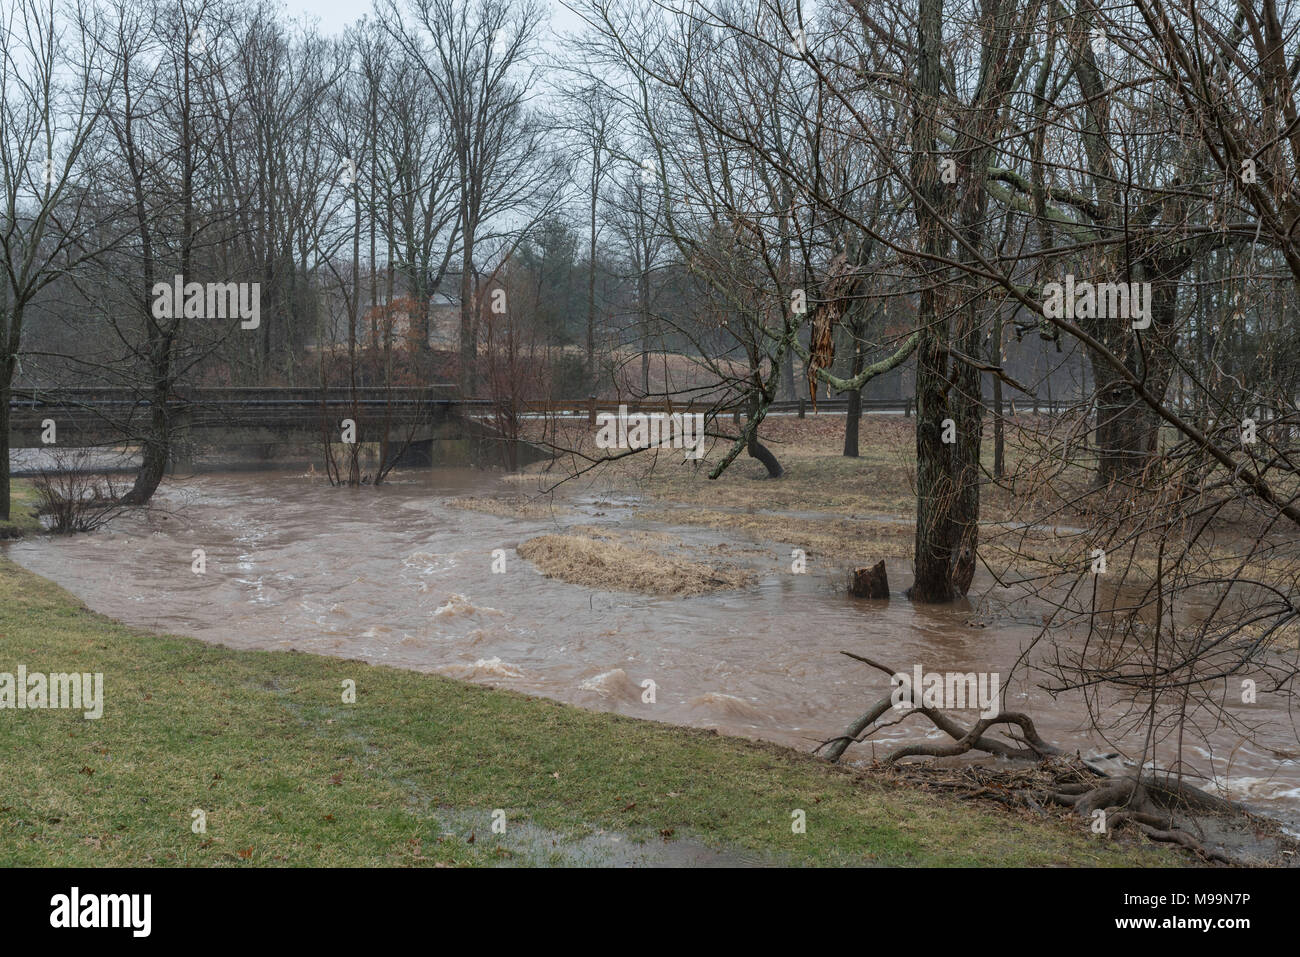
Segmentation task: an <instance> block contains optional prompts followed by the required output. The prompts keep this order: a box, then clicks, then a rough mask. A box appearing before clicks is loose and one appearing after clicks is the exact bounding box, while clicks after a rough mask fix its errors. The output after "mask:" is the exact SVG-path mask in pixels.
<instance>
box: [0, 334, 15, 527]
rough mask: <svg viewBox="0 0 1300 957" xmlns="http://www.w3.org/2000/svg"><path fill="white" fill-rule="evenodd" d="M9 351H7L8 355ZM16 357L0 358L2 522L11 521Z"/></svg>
mask: <svg viewBox="0 0 1300 957" xmlns="http://www.w3.org/2000/svg"><path fill="white" fill-rule="evenodd" d="M7 352H8V350H6V353H7ZM13 377H14V357H13V356H12V355H9V354H6V355H3V356H0V522H7V521H9V511H10V509H11V508H12V503H11V501H10V499H9V399H10V397H11V396H12V395H13Z"/></svg>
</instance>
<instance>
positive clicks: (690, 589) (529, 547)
mask: <svg viewBox="0 0 1300 957" xmlns="http://www.w3.org/2000/svg"><path fill="white" fill-rule="evenodd" d="M518 552H519V554H520V555H521V556H522V557H524V558H526V559H528V561H530V562H532V563H533V564H534V565H536V566H537V568H538V569H539V570H540V571H541V573H542V574H543V575H545V576H546V577H547V578H558V579H560V580H561V581H566V582H569V583H570V584H573V585H586V586H587V587H589V588H605V589H614V590H618V591H634V592H641V593H643V594H647V595H681V596H683V597H688V596H691V595H704V594H708V593H709V592H714V591H721V590H723V589H728V588H740V587H742V586H744V585H747V584H748V583H749V582H750V581H751V580H752V579H753V577H754V575H753V573H752V572H750V571H747V570H745V569H740V568H734V567H727V566H716V565H706V564H704V563H702V562H688V561H683V560H681V559H677V558H669V557H667V556H664V555H660V554H659V553H658V552H654V551H651V550H650V549H646V548H630V547H628V546H627V545H620V544H618V543H617V542H609V541H601V540H599V539H591V538H587V537H585V536H581V535H541V536H539V537H537V538H532V539H529V540H528V541H526V542H524V543H523V544H522V545H520V546H519V548H518Z"/></svg>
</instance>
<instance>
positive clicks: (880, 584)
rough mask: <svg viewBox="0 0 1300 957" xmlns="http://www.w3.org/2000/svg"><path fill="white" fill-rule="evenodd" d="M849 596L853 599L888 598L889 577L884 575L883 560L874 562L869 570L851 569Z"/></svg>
mask: <svg viewBox="0 0 1300 957" xmlns="http://www.w3.org/2000/svg"><path fill="white" fill-rule="evenodd" d="M849 594H851V595H853V596H854V597H855V598H888V597H889V576H888V575H886V574H885V562H884V560H883V559H882V560H880V561H878V562H876V564H874V565H872V566H871V567H870V568H855V569H853V581H852V582H851V583H850V584H849Z"/></svg>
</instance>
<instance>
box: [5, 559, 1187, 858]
mask: <svg viewBox="0 0 1300 957" xmlns="http://www.w3.org/2000/svg"><path fill="white" fill-rule="evenodd" d="M19 665H25V666H26V668H27V670H28V673H29V674H31V673H36V672H72V671H78V672H102V673H103V676H104V714H103V717H102V718H101V719H99V720H85V719H83V718H82V716H81V713H80V712H71V711H55V710H30V711H28V710H25V711H17V710H9V709H5V710H0V865H6V866H14V865H53V864H64V865H73V866H81V865H220V866H244V867H246V866H256V865H320V866H331V865H438V864H454V865H476V864H498V863H515V864H547V863H601V862H603V861H606V860H608V849H609V848H610V847H612V846H621V847H624V848H626V847H629V846H631V847H639V853H641V854H643V855H644V856H645V858H646V859H648V860H650V861H672V860H676V859H679V858H674V854H675V853H676V854H680V852H681V851H682V849H683V848H696V849H698V850H699V852H701V853H706V852H707V851H706V847H707V849H711V850H712V851H716V852H718V853H720V854H722V855H723V859H724V860H729V861H732V862H736V861H749V860H761V861H766V862H776V863H790V864H885V865H974V864H989V865H1028V866H1039V865H1159V864H1186V863H1188V862H1189V861H1190V858H1186V857H1183V856H1180V855H1179V854H1177V853H1175V852H1171V851H1168V850H1166V849H1163V848H1155V847H1149V846H1138V845H1131V844H1125V843H1119V842H1115V841H1111V840H1108V839H1101V838H1095V837H1093V836H1092V835H1090V834H1088V833H1087V828H1086V825H1085V823H1083V822H1079V821H1076V820H1066V819H1063V818H1054V817H1051V818H1036V817H1029V816H1022V815H1017V814H1013V813H1011V812H1009V811H1004V810H1002V809H1001V808H1000V807H996V806H992V805H987V806H986V805H982V804H980V803H978V802H974V801H960V800H957V799H955V798H952V797H948V796H943V795H936V794H934V793H923V792H919V791H917V790H915V789H909V788H907V787H903V786H899V785H897V784H894V783H892V782H889V781H883V780H880V779H878V778H876V777H873V776H871V775H869V774H864V773H859V772H855V771H853V770H851V769H846V768H837V767H832V766H829V765H826V764H825V763H823V762H820V761H818V760H817V759H814V758H811V757H809V756H807V755H803V754H800V753H797V752H795V751H791V750H787V749H784V748H779V747H775V746H772V745H767V744H761V743H754V742H749V741H744V740H739V739H732V738H724V737H719V736H717V735H713V734H710V733H706V732H701V731H694V730H688V729H679V728H674V727H670V726H667V725H662V724H656V723H653V722H647V721H638V720H634V719H630V718H624V717H619V716H614V715H608V714H599V713H594V712H588V711H584V710H582V709H579V708H575V707H570V706H567V705H562V704H557V703H554V702H551V701H547V700H543V699H536V698H529V697H526V696H523V695H520V694H515V693H511V692H504V691H497V690H493V689H490V688H485V687H480V686H474V685H468V684H461V683H459V682H456V681H453V680H451V679H448V678H443V677H440V676H435V675H426V674H419V673H415V672H409V671H400V670H394V669H389V668H383V667H373V666H369V665H365V664H361V663H358V662H353V661H344V660H340V659H334V658H326V657H318V656H314V655H303V654H294V653H285V652H254V651H235V650H231V649H227V648H221V647H217V646H213V645H208V644H204V643H202V642H199V641H196V640H192V639H186V638H175V637H167V636H160V635H154V634H151V633H147V632H139V631H133V630H131V629H128V628H126V627H124V626H122V625H119V624H117V623H115V622H113V621H111V620H109V619H107V618H104V617H102V616H99V615H96V614H94V613H92V612H90V611H88V610H86V609H85V608H84V607H82V606H81V605H80V604H79V603H78V602H77V601H76V600H75V599H74V598H72V597H71V596H69V595H68V594H67V593H66V592H64V591H63V590H62V589H60V588H58V587H57V586H55V585H53V584H52V583H50V582H48V581H46V580H44V579H42V578H39V577H37V576H35V575H32V574H30V573H28V572H26V571H25V570H23V569H21V568H19V567H18V566H16V565H14V564H13V563H12V562H9V561H8V560H7V559H4V558H0V672H11V673H13V672H16V671H17V668H18V666H19ZM345 680H352V681H355V682H356V703H355V704H345V703H343V701H342V690H341V689H342V684H343V682H344V681H345ZM196 809H198V810H202V811H203V812H205V814H206V832H205V833H195V832H194V831H193V829H192V827H191V823H192V812H193V811H195V810H196ZM494 809H502V810H503V811H504V812H505V821H506V833H505V834H494V833H493V831H492V813H493V811H494ZM795 809H802V810H803V811H804V812H805V814H806V821H807V829H806V833H803V834H795V833H792V829H791V820H792V818H791V812H792V811H794V810H795ZM640 842H644V843H643V844H641V843H640ZM602 855H604V856H602Z"/></svg>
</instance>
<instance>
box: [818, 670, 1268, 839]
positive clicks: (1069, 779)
mask: <svg viewBox="0 0 1300 957" xmlns="http://www.w3.org/2000/svg"><path fill="white" fill-rule="evenodd" d="M842 653H843V654H845V655H847V656H848V657H850V658H853V659H855V660H857V661H861V662H863V663H864V664H867V665H870V666H871V667H873V668H875V669H877V670H878V671H882V672H884V673H885V674H888V675H891V676H892V675H893V674H895V672H894V670H893V669H890V668H888V667H886V666H885V665H882V664H879V663H877V662H875V661H872V660H871V659H869V658H864V657H862V656H861V655H855V654H851V653H849V652H842ZM894 710H895V709H894V703H893V700H892V697H891V696H889V695H886V696H885V697H883V698H881V699H880V700H879V701H877V702H876V703H875V704H873V705H872V706H871V707H870V708H869V709H868V710H867V711H866V712H865V713H864V714H863V715H862V716H861V717H859V718H858V719H857V720H856V721H854V722H853V723H852V724H851V725H849V727H848V728H847V729H846V730H845V732H844V734H842V735H838V736H836V737H834V738H829V739H827V740H826V741H823V742H822V743H821V744H820V745H818V746H817V748H815V749H814V753H817V752H820V751H822V750H823V749H825V754H824V756H825V757H826V758H827V759H828V760H830V761H838V760H839V759H840V757H841V756H842V755H843V754H844V752H845V750H846V749H847V748H848V746H849V745H850V744H856V743H860V742H862V741H865V740H867V739H868V738H870V737H871V735H872V734H874V733H875V732H876V731H879V730H880V729H881V728H884V727H889V726H892V725H894V724H897V723H899V722H900V721H903V720H906V719H907V718H909V717H911V716H912V715H921V716H922V717H924V718H926V719H927V720H929V721H930V723H931V724H933V725H934V726H935V727H936V728H938V729H939V730H940V731H942V732H944V734H946V735H947V736H948V737H949V738H950V739H951V741H950V743H946V744H944V743H932V742H927V743H921V744H903V745H900V746H898V747H896V748H894V749H893V750H891V751H890V752H889V753H888V754H886V755H885V757H884V758H883V760H882V761H881V762H880V763H881V764H882V765H883V766H884V767H886V768H891V769H897V768H898V767H899V762H900V761H902V760H903V759H905V758H910V757H943V758H948V757H956V756H959V755H963V754H966V753H968V752H971V751H978V752H983V753H985V754H991V755H994V756H996V757H1000V758H1007V759H1014V760H1019V761H1026V762H1031V763H1032V764H1033V765H1034V767H1033V768H1031V769H1027V770H1029V771H1030V772H1031V773H1030V774H1028V775H1027V776H1024V777H1021V778H1019V779H1017V778H1016V777H1015V775H1012V778H1011V783H1013V784H1023V785H1024V786H1008V781H1007V777H1006V774H1003V775H1001V780H1000V781H999V782H998V783H997V784H994V783H993V782H988V783H984V784H979V785H978V786H977V787H976V788H975V789H974V790H971V788H970V785H971V782H970V781H969V780H968V779H965V778H962V779H960V783H959V784H957V785H955V786H958V787H961V788H963V789H964V793H963V794H962V795H961V797H964V798H980V799H986V800H993V801H997V802H999V803H1001V804H1005V805H1007V806H1009V807H1019V808H1029V809H1031V810H1034V811H1036V812H1038V813H1045V811H1044V808H1043V805H1045V804H1054V805H1057V806H1062V807H1068V808H1070V809H1071V810H1072V811H1073V812H1074V813H1075V814H1077V815H1079V816H1080V817H1084V818H1089V819H1097V815H1096V814H1095V812H1097V811H1101V812H1103V814H1104V817H1103V818H1101V820H1102V821H1103V822H1104V825H1105V830H1106V833H1114V832H1115V831H1116V830H1118V829H1120V828H1123V827H1129V828H1131V829H1133V830H1136V831H1139V832H1140V833H1142V834H1144V835H1146V836H1147V837H1148V838H1149V839H1151V840H1153V841H1160V842H1163V843H1172V844H1177V845H1179V846H1181V847H1184V848H1186V849H1188V850H1190V851H1192V852H1193V853H1195V854H1197V855H1199V856H1200V857H1202V858H1203V859H1205V860H1207V861H1217V862H1220V863H1225V864H1232V863H1235V862H1234V861H1233V859H1232V858H1230V857H1228V856H1227V855H1226V854H1223V853H1221V852H1220V851H1218V850H1214V849H1212V848H1206V847H1205V846H1204V844H1203V843H1202V842H1201V840H1200V839H1198V838H1197V836H1195V835H1194V834H1193V833H1192V830H1194V829H1195V824H1196V820H1195V815H1196V814H1200V815H1241V814H1242V813H1243V809H1242V808H1241V807H1240V806H1239V805H1237V804H1234V803H1233V802H1231V801H1226V800H1224V799H1223V798H1219V797H1215V796H1214V795H1212V794H1208V793H1206V792H1205V791H1202V790H1201V789H1200V788H1197V787H1194V786H1192V785H1190V784H1187V783H1186V782H1185V781H1182V780H1180V779H1178V778H1177V777H1176V776H1174V775H1172V774H1169V773H1168V772H1164V771H1148V772H1143V773H1125V774H1122V775H1112V774H1108V773H1107V772H1105V771H1104V770H1102V769H1100V768H1097V767H1092V766H1089V765H1088V764H1087V763H1086V762H1084V761H1083V760H1082V759H1081V758H1079V757H1077V756H1074V757H1070V756H1067V755H1065V754H1064V753H1063V752H1062V751H1061V750H1060V749H1059V748H1057V747H1055V746H1053V745H1052V744H1050V743H1048V742H1047V741H1044V740H1043V739H1042V737H1041V736H1040V735H1039V734H1038V731H1037V730H1036V729H1035V727H1034V723H1033V721H1031V720H1030V718H1029V717H1028V716H1027V715H1024V714H1021V713H1020V712H1017V711H1002V712H1000V713H998V714H997V715H995V716H993V717H988V718H981V719H980V720H979V721H977V722H976V723H975V724H973V725H971V726H970V727H965V726H963V725H962V724H960V723H958V722H957V721H955V720H953V719H952V718H951V717H950V716H949V715H947V714H946V713H944V712H943V711H940V710H938V709H935V708H927V707H913V708H909V709H907V710H906V711H902V712H901V713H900V716H899V717H898V718H896V719H895V720H893V721H887V722H883V723H881V719H882V718H884V717H885V715H886V714H888V713H890V712H891V711H894ZM998 726H1004V727H1009V728H1015V729H1018V730H1019V732H1020V734H1019V737H1017V738H1013V740H1012V741H1011V742H1007V741H1003V740H1000V739H998V738H993V737H990V736H988V735H987V734H986V732H987V731H989V729H991V728H994V727H998ZM1003 733H1006V734H1007V735H1008V737H1010V736H1011V735H1010V734H1009V733H1008V732H1006V731H1004V732H1003ZM968 770H969V769H968ZM977 780H978V777H977ZM927 786H935V782H934V780H933V779H927ZM939 786H941V787H942V786H945V785H944V784H940V785H939Z"/></svg>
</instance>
